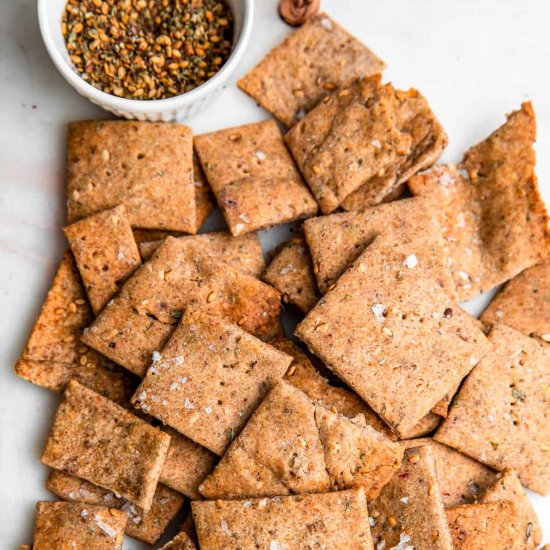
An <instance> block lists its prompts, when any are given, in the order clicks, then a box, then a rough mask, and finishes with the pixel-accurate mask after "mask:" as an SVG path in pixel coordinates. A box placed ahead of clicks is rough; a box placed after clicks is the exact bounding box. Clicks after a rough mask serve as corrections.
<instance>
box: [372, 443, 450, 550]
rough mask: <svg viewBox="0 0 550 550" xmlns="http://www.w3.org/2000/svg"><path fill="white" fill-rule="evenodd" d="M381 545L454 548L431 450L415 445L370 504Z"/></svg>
mask: <svg viewBox="0 0 550 550" xmlns="http://www.w3.org/2000/svg"><path fill="white" fill-rule="evenodd" d="M369 512H370V516H371V517H372V521H371V525H372V538H373V541H374V544H375V548H376V545H378V548H414V549H415V550H437V549H445V550H452V549H453V544H452V541H451V535H450V533H449V530H448V528H447V522H446V518H445V509H444V507H443V501H442V500H441V495H440V492H439V486H438V481H437V473H436V469H435V464H434V460H433V456H432V453H431V449H430V448H429V447H427V446H420V447H411V448H409V449H407V450H406V451H405V455H404V456H403V462H402V464H401V467H400V468H399V470H397V472H396V473H395V474H394V475H393V477H392V478H391V480H390V481H389V483H388V484H387V485H385V486H384V488H383V489H382V492H381V493H380V495H379V497H378V498H377V499H376V500H375V501H373V502H371V503H370V504H369Z"/></svg>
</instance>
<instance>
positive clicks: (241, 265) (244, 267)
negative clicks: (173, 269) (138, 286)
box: [139, 233, 265, 277]
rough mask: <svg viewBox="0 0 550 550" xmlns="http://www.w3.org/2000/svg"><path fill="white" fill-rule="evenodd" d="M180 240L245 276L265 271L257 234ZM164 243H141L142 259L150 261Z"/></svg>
mask: <svg viewBox="0 0 550 550" xmlns="http://www.w3.org/2000/svg"><path fill="white" fill-rule="evenodd" d="M180 239H181V240H182V241H183V242H185V243H192V244H193V245H196V246H198V247H200V248H201V249H202V250H204V251H208V252H209V253H210V255H211V256H212V257H214V258H216V259H217V260H220V261H223V262H226V263H228V264H229V265H230V266H232V267H233V268H235V269H236V270H237V271H240V272H241V273H243V274H245V275H250V276H252V277H259V276H260V275H261V274H262V273H263V271H264V269H265V261H264V254H263V252H262V247H261V246H260V239H259V238H258V234H257V233H248V234H246V235H242V236H240V237H233V236H232V235H230V234H229V233H203V234H201V235H189V236H187V237H180ZM163 242H164V240H155V241H144V242H142V243H140V244H139V250H140V254H141V257H142V258H143V259H144V260H149V259H150V258H151V256H152V255H153V253H154V252H155V251H156V250H157V249H158V248H159V247H160V245H161V244H162V243H163Z"/></svg>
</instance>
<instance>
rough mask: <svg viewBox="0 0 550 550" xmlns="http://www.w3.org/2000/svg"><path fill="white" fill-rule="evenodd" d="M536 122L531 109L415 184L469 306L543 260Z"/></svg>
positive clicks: (412, 184)
mask: <svg viewBox="0 0 550 550" xmlns="http://www.w3.org/2000/svg"><path fill="white" fill-rule="evenodd" d="M534 140H535V114H534V112H533V109H532V106H531V104H530V103H524V104H523V105H522V106H521V109H520V110H518V111H515V112H514V113H512V114H511V115H509V116H508V119H507V121H506V123H505V124H504V125H503V126H501V127H500V128H498V129H497V130H496V131H495V132H493V133H492V134H491V135H490V136H489V137H488V138H487V139H485V140H484V141H482V142H481V143H479V144H478V145H475V146H474V147H472V148H471V149H470V150H469V151H468V152H467V153H466V154H465V156H464V159H463V161H462V164H461V165H459V166H458V167H457V166H437V167H435V168H434V169H432V170H430V171H428V172H427V173H424V174H420V175H417V176H415V177H414V178H412V179H411V180H410V181H409V187H410V189H411V191H412V193H413V194H414V195H425V196H426V197H427V198H428V199H429V200H431V201H432V203H433V204H434V207H433V208H434V211H436V212H438V213H439V215H440V217H441V221H440V224H441V227H442V228H443V229H442V231H443V238H444V239H445V240H446V241H447V243H448V244H449V253H450V258H449V259H450V264H449V267H450V269H451V272H452V274H453V276H454V279H455V282H456V285H457V289H458V292H459V297H460V299H461V300H468V299H470V298H472V297H474V296H476V295H477V294H480V293H481V292H485V291H487V290H490V289H492V288H494V287H496V286H498V285H499V284H501V283H503V282H505V281H507V280H508V279H511V278H512V277H514V276H516V275H517V274H518V273H520V272H521V271H523V270H524V269H526V268H528V267H531V266H532V265H534V264H536V263H538V262H540V261H541V260H543V259H544V258H545V257H546V256H547V255H548V251H549V237H548V229H547V222H548V216H547V213H546V208H545V206H544V203H543V201H542V199H541V197H540V195H539V191H538V188H537V182H536V178H535V175H534V163H535V153H534V151H533V142H534Z"/></svg>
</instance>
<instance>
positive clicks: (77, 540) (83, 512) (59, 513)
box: [32, 502, 126, 550]
mask: <svg viewBox="0 0 550 550" xmlns="http://www.w3.org/2000/svg"><path fill="white" fill-rule="evenodd" d="M125 524H126V514H125V513H124V512H122V511H121V510H116V509H114V508H106V507H105V506H93V505H89V504H81V503H73V502H37V503H36V522H35V526H34V541H33V546H32V548H33V550H59V549H61V548H77V549H79V548H80V549H85V548H90V549H91V548H93V549H94V550H121V549H122V538H123V536H124V526H125Z"/></svg>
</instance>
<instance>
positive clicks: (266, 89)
mask: <svg viewBox="0 0 550 550" xmlns="http://www.w3.org/2000/svg"><path fill="white" fill-rule="evenodd" d="M384 66H385V65H384V62H383V61H381V60H380V59H379V58H378V57H376V55H375V54H374V53H372V51H370V50H369V49H368V48H367V47H366V46H365V45H364V44H362V43H361V42H360V41H359V40H357V38H355V37H354V36H352V35H351V34H349V33H348V32H347V31H346V30H344V29H343V28H342V27H341V26H340V25H338V23H336V22H335V21H334V20H333V19H331V18H330V17H329V16H328V15H326V14H325V13H322V14H320V15H316V16H315V17H312V18H311V19H310V20H309V21H307V22H306V23H305V24H304V25H302V26H301V27H300V28H299V29H297V30H296V31H294V32H293V33H292V34H291V35H290V36H289V37H288V38H286V39H285V40H284V41H283V42H282V43H281V44H279V45H278V46H277V47H276V48H274V49H273V50H271V52H269V53H268V54H267V56H266V57H265V58H264V59H263V60H262V61H260V63H259V64H258V65H256V67H254V69H252V70H251V71H250V72H249V73H247V74H246V75H245V76H243V77H242V78H241V79H240V80H239V81H238V82H237V86H238V87H239V88H240V89H241V90H243V92H246V93H247V94H248V95H250V96H252V97H253V98H254V99H255V100H256V101H257V102H258V103H259V104H260V105H262V107H264V108H265V109H267V110H268V111H269V112H270V113H271V114H272V115H274V116H275V117H276V118H278V119H279V120H280V121H281V122H282V123H283V124H284V125H285V126H287V127H289V128H290V127H291V126H294V124H296V123H297V122H298V120H300V118H301V117H303V116H304V114H305V113H306V112H307V111H309V110H311V109H312V108H313V107H314V106H315V105H316V104H317V103H318V102H319V101H320V100H321V99H323V97H325V96H326V95H327V94H328V93H329V92H330V90H333V89H334V88H336V87H339V86H341V85H342V84H344V83H346V82H347V81H348V80H350V79H352V78H353V77H356V76H369V75H372V74H376V73H380V72H382V70H383V69H384Z"/></svg>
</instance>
